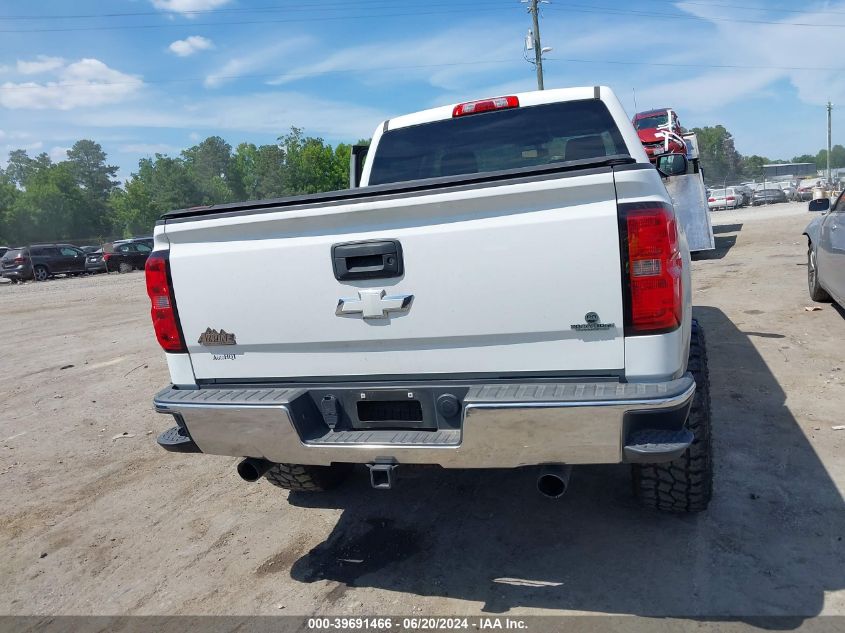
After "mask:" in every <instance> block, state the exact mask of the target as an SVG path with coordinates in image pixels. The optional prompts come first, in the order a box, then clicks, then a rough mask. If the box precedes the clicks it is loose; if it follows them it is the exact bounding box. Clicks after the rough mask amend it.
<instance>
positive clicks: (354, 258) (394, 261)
mask: <svg viewBox="0 0 845 633" xmlns="http://www.w3.org/2000/svg"><path fill="white" fill-rule="evenodd" d="M332 265H333V267H334V276H335V279H337V280H338V281H347V280H350V279H389V278H390V277H401V276H402V274H403V273H404V272H405V270H404V264H403V262H402V245H401V244H400V243H399V242H398V241H397V240H372V241H368V242H349V243H346V244H335V245H334V246H332Z"/></svg>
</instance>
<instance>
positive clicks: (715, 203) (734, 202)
mask: <svg viewBox="0 0 845 633" xmlns="http://www.w3.org/2000/svg"><path fill="white" fill-rule="evenodd" d="M742 199H743V197H742V193H741V192H739V191H737V190H736V188H735V187H727V188H726V189H713V190H712V191H711V192H710V196H709V197H708V198H707V206H709V207H710V209H711V210H712V209H736V208H737V207H740V206H742Z"/></svg>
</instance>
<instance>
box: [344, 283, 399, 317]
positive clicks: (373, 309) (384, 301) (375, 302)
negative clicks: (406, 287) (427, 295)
mask: <svg viewBox="0 0 845 633" xmlns="http://www.w3.org/2000/svg"><path fill="white" fill-rule="evenodd" d="M385 294H386V293H385V292H384V290H359V291H358V298H357V299H341V300H340V301H338V302H337V309H336V310H335V314H336V315H337V316H347V315H355V314H361V315H363V317H364V318H365V319H386V318H387V316H388V313H389V312H407V311H408V310H410V309H411V303H412V302H413V300H414V295H391V296H388V297H386V296H385Z"/></svg>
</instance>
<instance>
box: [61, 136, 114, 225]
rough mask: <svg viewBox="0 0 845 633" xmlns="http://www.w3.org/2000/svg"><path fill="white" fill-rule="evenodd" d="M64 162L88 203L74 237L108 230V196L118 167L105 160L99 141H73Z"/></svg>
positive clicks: (112, 188) (112, 187)
mask: <svg viewBox="0 0 845 633" xmlns="http://www.w3.org/2000/svg"><path fill="white" fill-rule="evenodd" d="M67 158H68V159H67V161H65V162H64V163H61V164H67V165H68V169H69V170H70V173H71V174H72V175H73V178H74V180H75V181H76V184H77V185H78V186H79V188H80V189H81V191H82V195H83V197H84V199H85V203H86V205H87V210H86V213H85V217H84V219H80V221H79V223H80V225H79V226H78V228H77V231H78V233H77V235H76V237H94V236H101V235H104V234H106V233H108V232H109V223H110V222H109V206H108V201H109V196H110V195H111V192H112V191H113V190H114V189H115V187H117V181H116V180H115V177H116V175H117V167H115V166H114V165H108V164H106V153H105V152H104V151H103V148H102V147H101V146H100V144H99V143H96V142H94V141H91V140H88V139H82V140H79V141H76V143H74V144H73V147H71V148H70V149H69V150H68V151H67Z"/></svg>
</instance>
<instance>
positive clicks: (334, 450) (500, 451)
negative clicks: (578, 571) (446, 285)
mask: <svg viewBox="0 0 845 633" xmlns="http://www.w3.org/2000/svg"><path fill="white" fill-rule="evenodd" d="M413 387H417V388H418V387H419V386H418V385H415V386H410V385H409V386H408V388H409V389H410V388H413ZM307 393H308V390H307V389H305V388H298V387H289V388H268V387H257V386H255V387H250V386H241V387H238V388H205V387H204V388H201V389H197V390H183V389H174V388H172V387H170V388H167V389H164V390H162V391H161V392H160V393H158V394H157V395H156V396H155V400H154V403H155V408H156V410H157V411H159V412H160V413H165V414H170V415H173V416H174V417H175V418H176V419H177V422H179V423H180V425H183V426H184V427H185V428H186V429H187V432H188V433H189V434H190V437H191V439H192V440H193V442H194V443H195V444H196V446H197V447H198V448H199V449H200V450H201V451H202V452H204V453H211V454H215V455H231V456H237V457H259V458H264V459H267V460H269V461H272V462H280V463H294V464H316V465H328V464H331V463H332V462H352V463H374V462H390V463H398V464H438V465H440V466H443V467H446V468H513V467H517V466H527V465H537V464H552V463H566V464H609V463H619V462H623V461H653V462H657V461H666V460H668V459H674V458H676V457H678V456H679V455H680V454H682V453H683V451H684V450H686V448H687V446H688V445H689V443H690V442H691V441H692V436H691V434H689V432H688V431H686V430H684V428H683V427H684V422H685V420H686V414H687V412H688V410H689V406H690V403H691V401H692V397H693V395H694V393H695V381H694V380H693V378H692V376H691V375H690V374H686V375H685V376H683V377H682V378H679V379H677V380H672V381H669V382H664V383H615V382H585V383H572V382H566V383H520V382H511V383H508V384H488V385H474V386H470V387H469V389H468V391H467V394H466V396H465V397H464V398H463V403H462V405H463V407H462V411H463V413H462V417H461V424H460V428H455V429H445V430H437V431H419V430H404V431H385V430H375V431H374V430H366V431H330V430H329V431H327V432H326V433H324V434H322V435H313V434H311V435H308V436H306V437H303V433H301V432H300V431H299V430H298V428H302V419H303V417H304V416H306V415H309V414H308V411H312V410H313V407H310V408H309V407H303V405H302V404H301V403H302V402H303V401H304V400H308V395H307ZM297 402H299V403H300V404H297ZM638 433H639V437H641V438H643V437H645V438H649V439H648V440H647V441H646V443H643V442H639V443H637V442H635V441H634V440H632V437H636V436H638V435H637V434H638ZM666 433H669V437H668V439H667V440H666V442H663V440H659V439H658V440H655V439H654V438H655V437H665V436H666ZM672 433H675V435H674V436H672V435H671V434H672ZM678 433H680V434H682V435H678ZM661 434H662V435H661ZM679 437H680V438H681V439H680V440H679ZM683 438H686V439H683ZM669 440H673V441H674V444H673V443H671V442H670V441H669ZM632 442H634V443H635V444H637V445H636V446H633V447H632V446H631V444H632ZM661 442H663V443H661ZM661 446H664V447H666V446H674V448H673V449H672V450H669V449H665V450H664V449H661V448H660V447H661ZM643 447H645V449H643ZM655 447H657V448H655ZM632 448H633V449H637V450H639V451H640V452H642V451H643V450H645V453H646V455H647V456H648V459H644V458H638V457H637V450H633V451H632V450H631V449H632Z"/></svg>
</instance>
